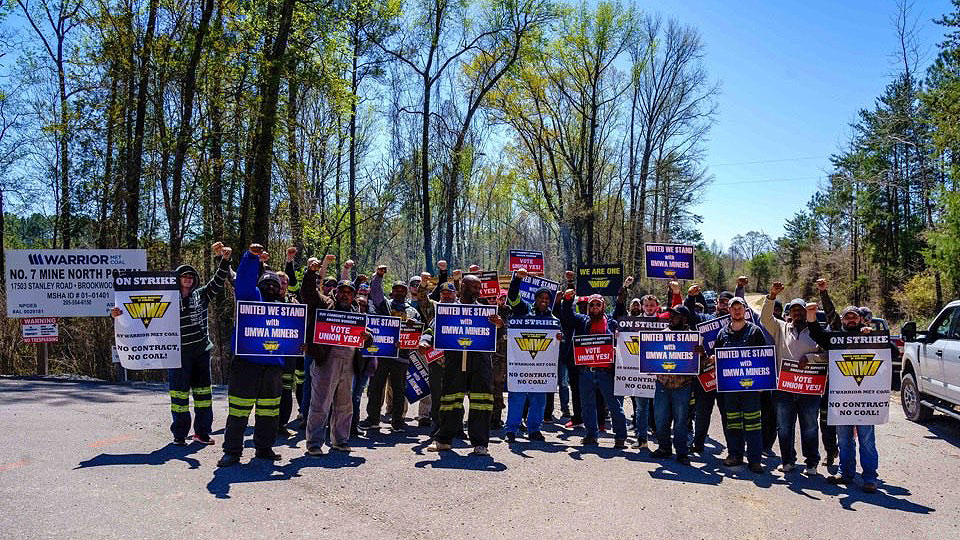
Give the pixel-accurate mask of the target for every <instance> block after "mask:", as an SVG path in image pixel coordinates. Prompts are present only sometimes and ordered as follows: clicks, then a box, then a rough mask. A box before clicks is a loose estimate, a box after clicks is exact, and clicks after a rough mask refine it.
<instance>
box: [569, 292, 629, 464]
mask: <svg viewBox="0 0 960 540" xmlns="http://www.w3.org/2000/svg"><path fill="white" fill-rule="evenodd" d="M576 294H577V293H576V291H574V290H573V289H567V291H566V292H565V293H564V295H563V302H562V303H561V305H560V324H562V325H563V326H564V327H565V328H572V329H573V339H574V362H575V363H576V364H578V365H579V366H580V403H581V407H582V409H583V424H584V427H585V428H586V430H587V435H586V436H585V437H584V438H583V445H584V446H592V445H596V444H597V435H598V434H599V426H598V418H597V390H599V391H600V393H601V395H602V396H603V401H604V402H605V403H606V404H607V408H608V409H609V410H610V416H611V417H612V419H613V433H614V445H613V447H614V448H620V449H622V448H626V447H627V419H626V417H625V416H624V414H623V397H622V396H615V395H614V393H613V383H614V380H613V379H614V365H613V360H614V355H613V335H614V333H615V332H616V330H617V321H615V320H614V319H613V318H608V317H607V315H606V301H605V300H604V299H603V297H602V296H600V295H599V294H594V295H592V296H590V298H589V299H588V300H587V314H586V315H584V314H582V313H574V311H573V301H574V297H575V296H576ZM578 336H580V337H581V341H583V340H584V339H585V338H589V339H597V340H599V339H602V338H608V339H609V342H608V343H605V344H603V345H600V344H597V345H596V346H590V347H577V337H578ZM601 336H602V337H601ZM578 349H580V351H579V352H581V354H580V355H578V354H577V352H578ZM605 350H607V351H609V353H606V352H605ZM588 354H589V356H591V357H593V358H592V359H591V360H589V361H585V360H584V359H583V357H584V356H587V355H588ZM600 356H605V357H607V358H608V359H609V361H608V362H605V363H599V362H597V361H596V360H597V357H600Z"/></svg>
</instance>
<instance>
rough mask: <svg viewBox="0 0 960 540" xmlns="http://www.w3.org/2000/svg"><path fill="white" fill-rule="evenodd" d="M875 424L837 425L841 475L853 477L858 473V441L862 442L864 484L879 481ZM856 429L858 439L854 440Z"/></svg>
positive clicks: (861, 461) (861, 460) (861, 454)
mask: <svg viewBox="0 0 960 540" xmlns="http://www.w3.org/2000/svg"><path fill="white" fill-rule="evenodd" d="M874 427H875V426H837V440H838V443H839V444H838V445H839V448H840V476H845V477H847V478H853V475H855V474H856V473H857V443H858V442H859V443H860V466H861V467H863V473H862V474H861V476H862V477H863V483H864V484H875V483H877V466H878V465H879V462H880V455H879V454H878V453H877V439H876V434H875V430H874ZM854 430H856V432H857V434H856V440H854V434H853V432H854Z"/></svg>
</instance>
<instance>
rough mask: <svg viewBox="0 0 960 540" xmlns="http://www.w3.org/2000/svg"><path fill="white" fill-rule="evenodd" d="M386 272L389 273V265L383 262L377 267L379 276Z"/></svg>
mask: <svg viewBox="0 0 960 540" xmlns="http://www.w3.org/2000/svg"><path fill="white" fill-rule="evenodd" d="M386 273H387V266H386V265H385V264H381V265H380V266H378V267H377V275H378V276H380V277H383V276H384V275H386Z"/></svg>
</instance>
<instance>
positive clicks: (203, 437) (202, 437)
mask: <svg viewBox="0 0 960 540" xmlns="http://www.w3.org/2000/svg"><path fill="white" fill-rule="evenodd" d="M193 440H194V441H197V442H198V443H201V444H214V441H213V439H211V438H210V436H209V435H197V434H196V433H194V434H193Z"/></svg>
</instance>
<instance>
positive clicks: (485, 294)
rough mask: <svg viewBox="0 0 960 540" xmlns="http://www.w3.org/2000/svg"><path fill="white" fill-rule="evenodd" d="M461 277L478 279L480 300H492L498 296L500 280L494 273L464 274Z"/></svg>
mask: <svg viewBox="0 0 960 540" xmlns="http://www.w3.org/2000/svg"><path fill="white" fill-rule="evenodd" d="M463 275H464V276H477V278H478V279H480V298H489V299H494V298H496V297H498V296H500V278H499V276H497V272H496V271H493V270H491V271H487V272H466V273H464V274H463Z"/></svg>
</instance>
